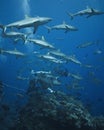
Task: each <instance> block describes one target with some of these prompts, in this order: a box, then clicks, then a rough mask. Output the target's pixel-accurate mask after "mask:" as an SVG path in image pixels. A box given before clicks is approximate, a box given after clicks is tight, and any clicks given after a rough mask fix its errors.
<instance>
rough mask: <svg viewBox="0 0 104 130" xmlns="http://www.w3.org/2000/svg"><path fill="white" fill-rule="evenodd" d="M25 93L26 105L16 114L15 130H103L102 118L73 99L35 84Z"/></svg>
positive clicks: (103, 120) (103, 119)
mask: <svg viewBox="0 0 104 130" xmlns="http://www.w3.org/2000/svg"><path fill="white" fill-rule="evenodd" d="M27 94H28V95H29V99H28V103H27V104H26V105H25V106H24V107H23V108H22V109H21V110H20V112H19V118H18V121H17V124H16V126H15V129H16V130H58V129H60V130H69V129H71V130H98V129H99V130H104V118H103V117H96V118H95V117H92V116H91V115H90V113H89V112H88V111H87V109H85V108H84V106H83V105H82V103H81V102H80V101H78V100H75V99H74V98H73V97H72V96H69V95H66V94H65V93H63V92H60V91H56V92H54V93H49V92H44V90H43V91H40V88H38V87H35V83H34V81H31V82H30V87H29V90H28V92H27Z"/></svg>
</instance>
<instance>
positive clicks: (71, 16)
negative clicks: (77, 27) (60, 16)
mask: <svg viewBox="0 0 104 130" xmlns="http://www.w3.org/2000/svg"><path fill="white" fill-rule="evenodd" d="M66 13H67V15H68V16H70V18H71V20H73V18H74V15H73V14H72V13H69V12H66Z"/></svg>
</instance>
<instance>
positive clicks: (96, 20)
mask: <svg viewBox="0 0 104 130" xmlns="http://www.w3.org/2000/svg"><path fill="white" fill-rule="evenodd" d="M86 6H89V7H93V8H96V9H98V10H101V11H104V8H103V7H104V1H103V0H100V1H99V0H93V1H91V0H83V1H80V2H79V1H76V0H73V1H72V0H50V1H49V0H8V1H7V0H1V1H0V23H2V24H4V25H6V24H9V23H12V22H15V21H18V20H21V19H23V18H24V17H25V15H26V14H27V15H29V16H31V17H35V16H43V17H51V18H52V19H53V20H52V21H51V22H49V23H48V24H47V25H48V26H53V25H57V24H61V23H62V22H63V21H65V22H66V23H67V24H70V25H73V26H75V27H77V28H78V31H75V32H68V33H64V31H62V30H53V31H51V32H50V33H47V29H46V28H45V27H44V25H43V26H40V27H39V28H38V30H37V31H36V33H35V34H34V35H33V34H32V37H35V38H37V37H41V36H44V37H45V39H46V41H49V43H52V44H53V45H54V46H55V47H56V48H57V49H60V50H61V51H62V52H63V53H65V54H67V55H75V56H76V57H77V58H78V60H80V61H81V63H82V64H83V65H85V64H89V65H91V66H93V67H92V68H86V67H84V66H80V65H77V64H74V63H68V64H64V65H60V66H62V67H64V68H67V70H68V71H69V72H70V73H75V74H79V75H81V77H83V79H82V80H81V81H80V82H79V86H81V87H82V89H73V90H70V89H66V86H65V84H67V85H70V84H71V83H72V82H73V78H71V77H66V78H65V77H64V78H61V80H62V86H61V88H59V89H60V90H61V91H65V92H66V93H69V94H73V95H77V94H78V93H79V98H80V100H81V101H82V102H83V103H84V104H85V106H87V104H90V106H91V108H90V110H91V113H92V114H93V115H104V96H103V94H104V82H103V80H104V45H103V44H104V26H103V24H104V15H96V16H92V17H90V18H88V19H87V18H86V17H85V16H76V17H75V18H74V19H73V20H71V19H70V17H69V16H68V15H67V14H66V12H67V11H68V12H71V13H75V12H77V11H80V10H83V9H85V8H86ZM19 31H21V32H22V29H21V30H19ZM23 31H24V32H28V31H29V32H32V31H33V30H32V29H27V30H25V29H24V30H23ZM89 41H93V42H96V41H99V44H98V45H97V44H94V45H91V46H88V47H86V48H80V49H78V48H77V46H78V45H79V44H81V43H84V42H89ZM0 48H3V49H7V50H12V49H14V48H17V49H18V50H19V51H21V52H24V53H26V54H30V55H29V56H28V57H27V58H16V57H15V56H12V55H1V56H0V80H1V81H2V82H3V83H5V84H7V85H9V86H8V87H5V95H6V96H5V102H10V103H13V101H14V99H15V98H16V94H17V93H23V92H21V90H19V89H24V90H26V89H27V88H28V85H29V82H28V81H21V80H18V79H17V78H16V76H17V75H18V73H19V72H20V73H21V74H22V76H24V77H28V76H30V71H31V70H32V69H33V70H36V71H39V70H46V71H50V70H51V71H53V68H54V67H57V66H58V65H55V64H52V65H50V66H49V65H48V64H46V63H45V62H43V61H39V60H38V59H37V58H36V57H35V56H34V55H32V54H31V52H33V51H35V50H37V48H36V46H35V45H33V44H27V45H24V44H23V43H22V42H18V43H17V44H14V42H13V40H12V39H10V38H3V37H2V36H0ZM97 49H99V50H101V51H102V53H101V54H94V52H95V51H96V50H97ZM40 51H43V50H40ZM11 87H15V88H18V90H17V89H15V88H11ZM77 97H78V95H77Z"/></svg>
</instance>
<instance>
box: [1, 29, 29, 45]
mask: <svg viewBox="0 0 104 130" xmlns="http://www.w3.org/2000/svg"><path fill="white" fill-rule="evenodd" d="M28 35H30V34H25V33H21V32H15V31H11V32H4V31H3V32H2V37H4V38H14V39H15V40H16V39H21V40H23V42H24V43H26V39H27V36H28Z"/></svg>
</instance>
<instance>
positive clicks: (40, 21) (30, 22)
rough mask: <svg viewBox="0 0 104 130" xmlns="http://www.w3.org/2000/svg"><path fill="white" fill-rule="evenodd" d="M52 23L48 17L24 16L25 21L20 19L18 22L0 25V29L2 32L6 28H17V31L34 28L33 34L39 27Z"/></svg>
mask: <svg viewBox="0 0 104 130" xmlns="http://www.w3.org/2000/svg"><path fill="white" fill-rule="evenodd" d="M50 21H52V18H49V17H39V16H37V17H28V16H26V18H25V19H22V20H20V21H16V22H13V23H10V24H7V25H2V24H0V28H2V29H3V30H4V31H6V29H7V28H14V27H15V28H17V29H21V28H27V27H34V31H33V33H35V32H36V30H37V28H38V27H39V26H40V25H44V24H46V23H48V22H50Z"/></svg>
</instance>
